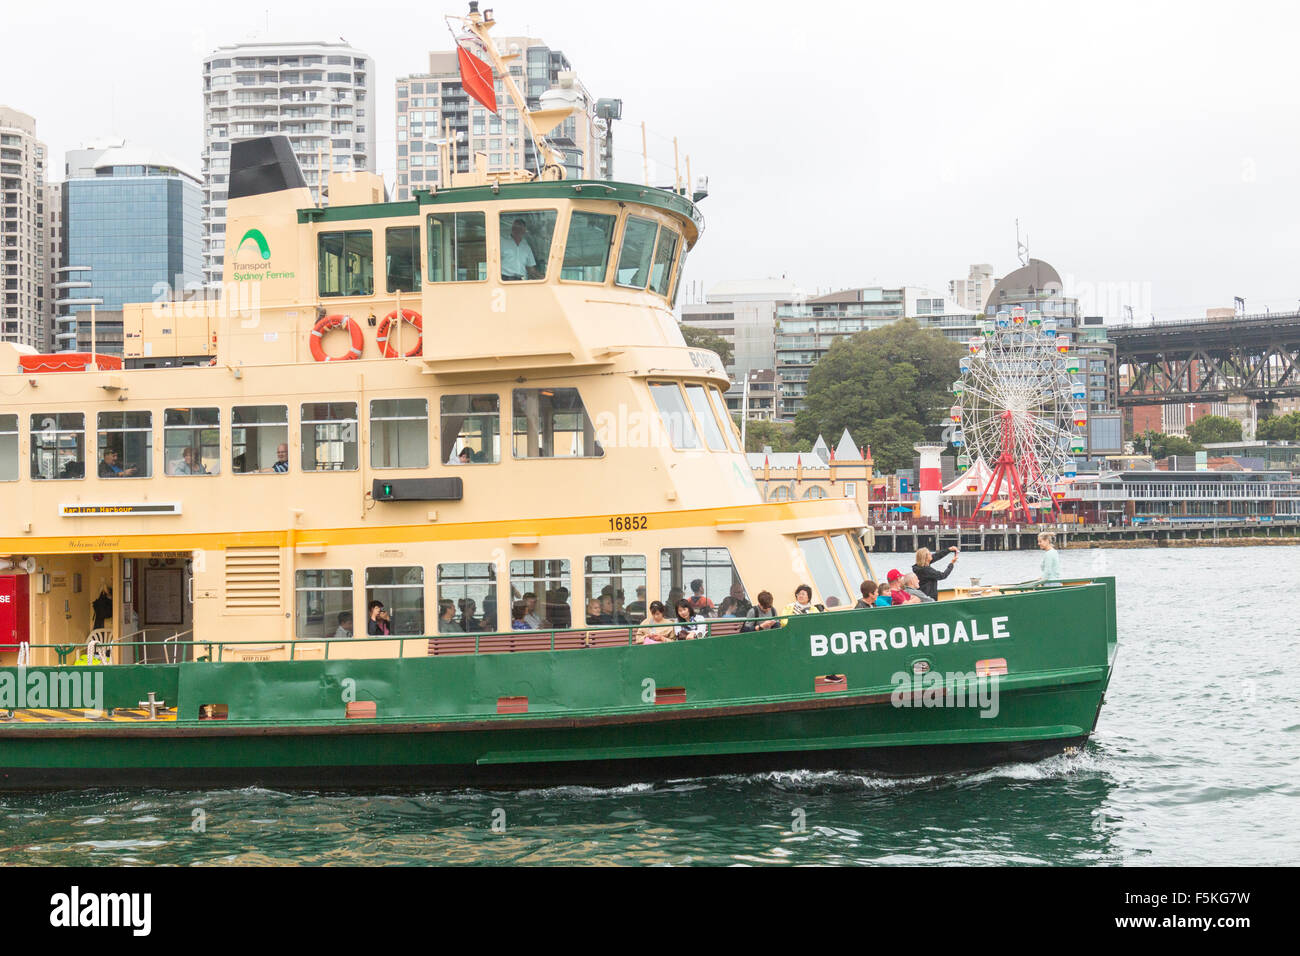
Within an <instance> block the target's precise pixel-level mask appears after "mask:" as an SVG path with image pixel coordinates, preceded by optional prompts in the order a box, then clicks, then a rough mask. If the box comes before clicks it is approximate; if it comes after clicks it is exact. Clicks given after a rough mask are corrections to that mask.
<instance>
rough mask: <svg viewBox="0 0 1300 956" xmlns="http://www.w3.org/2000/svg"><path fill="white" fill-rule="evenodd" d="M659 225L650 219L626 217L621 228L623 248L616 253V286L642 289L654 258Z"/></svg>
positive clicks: (648, 276) (647, 278) (648, 277)
mask: <svg viewBox="0 0 1300 956" xmlns="http://www.w3.org/2000/svg"><path fill="white" fill-rule="evenodd" d="M658 229H659V225H658V223H656V222H655V221H654V220H652V219H641V218H638V217H637V216H628V218H627V225H626V226H624V227H623V247H622V248H621V249H620V250H619V253H618V270H617V271H616V273H615V275H614V283H615V284H616V285H621V286H627V287H628V288H630V289H644V288H645V287H646V283H647V282H648V281H649V280H650V262H651V260H652V258H653V257H654V251H655V233H656V232H657V231H658Z"/></svg>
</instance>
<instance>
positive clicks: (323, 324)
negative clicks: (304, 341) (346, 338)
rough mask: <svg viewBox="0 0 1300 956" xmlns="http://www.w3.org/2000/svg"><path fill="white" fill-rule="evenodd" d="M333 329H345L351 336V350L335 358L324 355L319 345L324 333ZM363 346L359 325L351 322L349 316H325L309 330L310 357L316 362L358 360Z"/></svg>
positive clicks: (363, 339) (363, 340)
mask: <svg viewBox="0 0 1300 956" xmlns="http://www.w3.org/2000/svg"><path fill="white" fill-rule="evenodd" d="M334 329H346V330H347V331H348V334H350V335H351V336H352V348H351V350H349V351H348V353H347V354H346V355H339V356H337V357H336V356H333V355H326V354H325V346H323V345H322V344H321V340H322V339H324V338H325V333H326V332H332V331H333V330H334ZM365 344H366V340H365V338H364V337H363V336H362V334H361V325H360V324H359V323H357V322H354V321H352V316H350V315H327V316H325V318H323V319H321V320H320V321H319V322H317V323H316V325H315V327H314V328H313V329H312V330H311V356H312V358H314V359H315V360H316V361H318V362H346V361H348V360H350V359H359V358H361V351H362V349H364V348H365Z"/></svg>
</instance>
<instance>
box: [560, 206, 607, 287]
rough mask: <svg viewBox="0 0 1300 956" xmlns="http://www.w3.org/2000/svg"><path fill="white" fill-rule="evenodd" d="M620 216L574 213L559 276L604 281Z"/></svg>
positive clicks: (588, 280)
mask: <svg viewBox="0 0 1300 956" xmlns="http://www.w3.org/2000/svg"><path fill="white" fill-rule="evenodd" d="M617 222H618V217H617V216H606V215H603V214H601V213H595V212H582V211H577V212H574V213H573V215H572V216H570V217H569V238H568V240H567V241H566V242H565V244H564V265H563V266H561V267H560V278H561V279H569V280H572V281H574V282H604V281H605V276H606V274H607V273H608V271H609V247H610V243H611V241H612V240H613V238H614V226H615V224H616V223H617Z"/></svg>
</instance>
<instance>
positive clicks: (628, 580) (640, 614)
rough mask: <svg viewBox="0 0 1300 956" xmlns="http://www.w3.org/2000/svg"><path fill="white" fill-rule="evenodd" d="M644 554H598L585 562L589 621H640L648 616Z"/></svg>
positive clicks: (630, 622)
mask: <svg viewBox="0 0 1300 956" xmlns="http://www.w3.org/2000/svg"><path fill="white" fill-rule="evenodd" d="M645 575H646V562H645V555H644V554H597V555H591V556H589V557H588V558H587V559H586V560H585V561H584V562H583V578H584V581H585V583H586V585H587V590H586V594H587V607H586V613H585V614H584V618H585V620H586V622H587V623H588V624H640V623H641V622H642V621H644V620H645V617H646V597H645V595H646V590H645V586H646V576H645Z"/></svg>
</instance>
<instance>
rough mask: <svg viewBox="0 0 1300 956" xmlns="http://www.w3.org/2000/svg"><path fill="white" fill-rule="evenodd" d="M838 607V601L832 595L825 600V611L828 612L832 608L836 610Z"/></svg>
mask: <svg viewBox="0 0 1300 956" xmlns="http://www.w3.org/2000/svg"><path fill="white" fill-rule="evenodd" d="M839 606H840V599H839V598H837V597H836V596H835V595H834V594H832V595H831V596H830V597H828V598H827V599H826V610H828V611H829V610H832V609H834V608H838V607H839Z"/></svg>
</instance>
